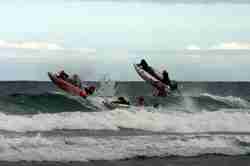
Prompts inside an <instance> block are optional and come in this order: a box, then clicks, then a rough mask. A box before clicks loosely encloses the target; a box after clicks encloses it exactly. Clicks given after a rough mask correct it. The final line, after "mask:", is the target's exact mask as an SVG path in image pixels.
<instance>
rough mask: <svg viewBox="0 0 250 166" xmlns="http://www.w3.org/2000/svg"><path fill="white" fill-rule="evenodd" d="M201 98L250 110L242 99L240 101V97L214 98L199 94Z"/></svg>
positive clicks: (249, 106) (206, 94) (248, 105)
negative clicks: (204, 97) (208, 98)
mask: <svg viewBox="0 0 250 166" xmlns="http://www.w3.org/2000/svg"><path fill="white" fill-rule="evenodd" d="M201 96H206V97H210V98H212V99H214V100H217V101H221V102H224V103H226V104H230V105H232V106H237V107H243V108H250V103H249V102H248V101H246V100H244V99H241V98H240V97H234V96H226V97H222V96H216V95H212V94H208V93H204V94H201Z"/></svg>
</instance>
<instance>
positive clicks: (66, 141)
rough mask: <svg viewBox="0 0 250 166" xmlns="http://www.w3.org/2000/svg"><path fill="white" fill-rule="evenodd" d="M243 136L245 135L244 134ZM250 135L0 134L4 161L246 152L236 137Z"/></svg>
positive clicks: (0, 146)
mask: <svg viewBox="0 0 250 166" xmlns="http://www.w3.org/2000/svg"><path fill="white" fill-rule="evenodd" d="M242 137H244V138H242ZM241 138H242V140H243V139H245V140H246V139H248V140H249V139H250V138H249V136H224V135H216V136H214V135H213V136H211V135H200V136H196V135H190V136H185V135H182V136H170V135H152V136H112V137H103V138H99V137H61V136H58V137H43V136H41V135H37V136H35V137H27V136H23V137H18V138H8V137H1V138H0V149H1V153H0V160H1V161H6V160H7V161H20V160H26V161H88V160H118V159H126V158H134V157H137V156H145V157H153V156H157V157H167V156H199V155H204V154H223V155H243V154H248V153H249V152H250V147H249V146H242V145H239V144H237V143H236V141H235V140H236V139H241Z"/></svg>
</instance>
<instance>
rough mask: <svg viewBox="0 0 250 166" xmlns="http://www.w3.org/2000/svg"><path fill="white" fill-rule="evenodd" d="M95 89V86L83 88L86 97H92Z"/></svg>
mask: <svg viewBox="0 0 250 166" xmlns="http://www.w3.org/2000/svg"><path fill="white" fill-rule="evenodd" d="M95 89H96V87H95V86H90V87H85V88H84V90H85V92H86V93H87V95H92V94H93V93H94V92H95Z"/></svg>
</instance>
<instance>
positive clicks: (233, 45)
mask: <svg viewBox="0 0 250 166" xmlns="http://www.w3.org/2000/svg"><path fill="white" fill-rule="evenodd" d="M211 49H218V50H248V49H250V43H246V42H245V43H244V42H229V43H221V44H218V45H215V46H212V47H211Z"/></svg>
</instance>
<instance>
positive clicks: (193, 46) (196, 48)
mask: <svg viewBox="0 0 250 166" xmlns="http://www.w3.org/2000/svg"><path fill="white" fill-rule="evenodd" d="M186 49H187V50H200V49H201V48H200V47H198V46H196V45H189V46H187V48H186Z"/></svg>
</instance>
